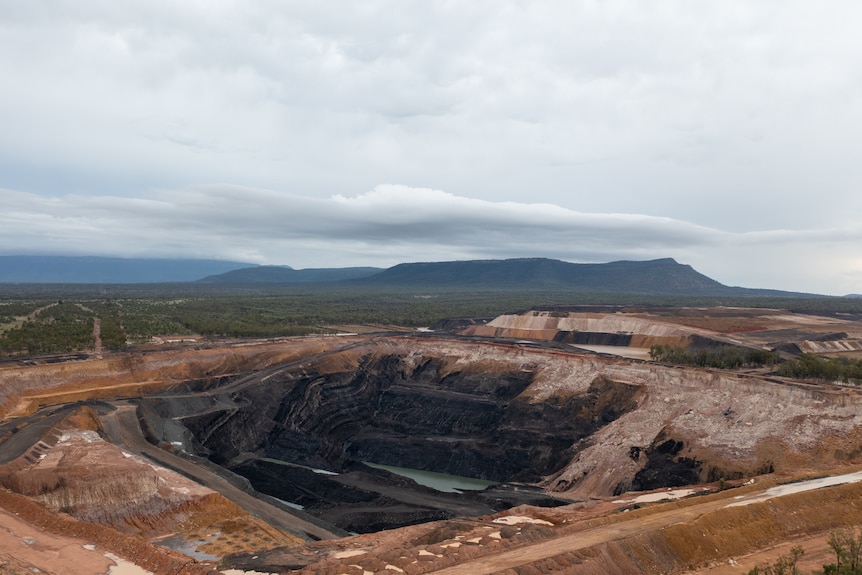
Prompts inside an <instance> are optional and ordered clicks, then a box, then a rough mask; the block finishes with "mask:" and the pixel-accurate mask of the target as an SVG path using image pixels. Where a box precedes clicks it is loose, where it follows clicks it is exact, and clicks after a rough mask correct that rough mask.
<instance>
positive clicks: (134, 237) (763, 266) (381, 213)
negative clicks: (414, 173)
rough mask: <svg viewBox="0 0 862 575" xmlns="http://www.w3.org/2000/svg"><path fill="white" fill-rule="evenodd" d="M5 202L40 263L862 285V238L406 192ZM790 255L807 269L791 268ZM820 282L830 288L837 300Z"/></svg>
mask: <svg viewBox="0 0 862 575" xmlns="http://www.w3.org/2000/svg"><path fill="white" fill-rule="evenodd" d="M0 197H2V198H3V203H4V207H5V209H4V210H3V212H2V213H0V245H2V246H22V245H25V246H28V248H27V250H26V253H29V254H41V253H44V254H98V255H112V256H117V255H119V256H153V257H215V258H220V259H233V260H241V261H248V262H256V263H275V264H289V265H291V266H293V267H297V268H304V267H341V266H351V265H374V266H382V267H385V266H390V265H394V264H396V263H400V262H405V261H442V260H453V259H481V258H493V259H502V258H509V257H537V256H543V257H552V258H559V259H563V260H567V261H573V262H606V261H613V260H620V259H633V260H643V259H653V258H660V257H675V258H676V259H677V260H679V261H680V262H682V263H689V264H692V265H694V266H695V267H696V268H697V269H698V270H700V271H702V272H704V273H706V274H707V275H711V276H712V277H714V278H716V279H718V280H719V281H722V282H723V283H729V284H732V285H745V286H746V287H771V288H777V289H796V290H804V291H814V292H818V293H835V294H838V293H842V290H844V291H846V290H847V288H848V287H850V286H851V285H852V282H854V281H858V280H859V279H860V274H862V266H860V265H859V263H860V262H859V260H858V259H855V258H857V255H856V253H855V252H854V250H853V249H848V247H849V246H855V245H859V243H860V241H862V226H857V227H856V228H835V229H823V230H818V231H804V230H795V231H791V230H785V231H780V230H779V231H770V232H757V233H739V232H730V231H724V230H719V229H715V228H708V227H704V226H699V225H696V224H692V223H689V222H685V221H681V220H675V219H670V218H664V217H656V216H645V215H633V214H614V213H604V214H595V213H584V212H578V211H574V210H571V209H568V208H563V207H560V206H556V205H553V204H544V203H543V204H538V203H519V202H492V201H488V200H479V199H475V198H465V197H460V196H456V195H453V194H450V193H446V192H443V191H439V190H432V189H427V188H410V187H406V186H395V185H386V186H378V187H376V188H374V189H373V190H371V191H368V192H366V193H362V194H357V195H354V196H341V195H337V196H333V197H330V198H324V199H321V198H313V197H308V196H298V195H294V194H288V193H278V192H273V191H268V190H259V189H252V188H243V187H238V186H225V185H221V186H216V185H213V186H202V187H197V188H190V189H181V190H171V191H167V190H163V191H159V192H156V193H153V194H151V195H149V196H147V197H121V196H83V195H68V196H55V197H45V196H42V195H38V194H32V193H24V192H12V191H5V190H4V191H0ZM4 251H6V252H7V253H10V254H11V253H22V251H21V250H20V248H18V249H12V250H10V249H8V248H6V249H5V250H4ZM788 253H794V254H797V256H796V258H795V259H794V260H788V259H787V258H786V254H788ZM753 255H754V256H753ZM854 266H855V267H854ZM836 269H839V270H844V272H845V273H846V276H845V277H842V276H841V274H836V273H835V270H836ZM854 274H855V275H854ZM809 276H814V277H819V278H821V279H822V278H823V277H824V276H826V277H829V278H830V281H831V282H833V283H832V284H829V285H832V287H833V289H824V287H828V285H827V284H826V283H825V282H822V281H810V280H808V279H807V277H809Z"/></svg>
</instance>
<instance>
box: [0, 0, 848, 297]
mask: <svg viewBox="0 0 862 575" xmlns="http://www.w3.org/2000/svg"><path fill="white" fill-rule="evenodd" d="M860 20H862V4H854V3H848V2H839V3H831V2H826V3H812V2H804V1H802V0H781V1H779V0H764V1H762V2H750V1H748V0H727V1H725V2H716V3H709V4H706V3H692V2H689V1H686V0H668V1H662V2H658V3H643V2H641V1H638V0H615V1H610V2H593V1H587V0H585V1H578V2H569V1H565V2H564V1H554V0H547V1H538V2H520V1H516V0H475V1H471V2H431V3H429V2H410V1H403V0H362V1H358V2H348V3H343V4H341V5H339V6H338V8H337V9H335V8H333V7H332V6H331V5H328V4H319V5H315V4H312V3H296V2H288V3H265V2H256V1H245V2H239V1H236V0H224V1H219V2H185V3H171V2H163V1H160V0H147V1H144V0H130V1H128V2H123V3H122V4H117V3H114V2H108V1H106V0H74V1H73V0H60V1H58V2H53V3H51V4H50V5H48V4H45V3H43V2H38V1H33V2H6V3H2V4H0V78H3V80H4V81H3V89H2V90H0V126H2V127H3V129H2V130H0V190H8V191H2V192H0V194H2V201H3V204H2V208H3V210H2V216H0V217H2V218H3V223H4V228H3V230H0V235H2V238H3V242H4V243H3V245H2V246H0V249H2V250H3V251H5V252H14V253H25V252H34V251H42V250H46V249H52V250H53V249H57V248H63V249H64V250H65V251H79V252H87V253H90V252H92V253H103V252H107V251H110V252H112V253H117V252H119V251H120V248H121V247H122V250H123V252H122V254H120V255H123V254H126V255H134V254H137V253H157V252H158V253H170V252H171V251H172V250H173V251H176V252H177V253H183V254H189V255H205V256H219V255H221V256H224V257H240V256H242V255H243V254H245V256H243V257H244V258H245V259H255V260H257V261H277V262H282V261H283V262H285V263H291V264H292V265H313V264H314V262H313V261H310V262H307V263H306V262H303V261H301V260H300V259H299V258H307V259H309V260H313V259H315V258H317V259H319V260H321V262H322V263H325V262H326V261H332V262H334V263H339V264H340V263H344V264H352V263H357V264H358V263H373V261H372V260H374V261H378V262H383V261H391V262H394V261H406V260H410V259H433V260H440V259H446V258H451V257H461V256H470V257H473V256H482V255H484V256H488V257H505V256H515V255H555V256H558V257H565V259H570V260H584V261H587V260H590V261H592V260H602V261H603V260H606V259H608V258H613V257H631V258H638V257H647V256H650V255H655V256H667V255H672V256H674V257H678V258H679V259H680V260H687V261H688V262H690V263H693V264H695V265H697V266H698V267H699V269H701V270H702V271H704V272H710V271H712V275H715V276H716V277H717V278H718V279H720V280H722V281H725V282H728V283H731V282H737V283H740V284H745V285H753V286H764V287H786V288H788V289H809V290H814V291H821V292H827V293H842V291H856V292H859V291H862V285H860V284H861V283H862V282H860V277H859V267H860V265H862V264H860V262H859V261H858V259H854V258H855V256H853V255H852V253H853V252H854V250H855V251H857V252H858V251H860V248H862V244H860V243H859V235H858V222H859V221H860V220H862V217H860V216H862V193H860V190H859V182H860V181H862V162H859V161H858V159H857V155H858V150H859V148H860V144H862V141H860V140H862V130H859V126H862V67H860V64H859V57H858V55H859V54H860V53H862V35H860V34H859V33H858V30H857V28H858V26H857V23H858V22H859V21H860ZM222 182H226V183H228V184H231V185H224V184H221V183H222ZM387 182H395V183H399V184H403V186H404V187H401V188H397V187H387V186H385V185H383V184H385V183H387ZM262 190H277V191H272V192H265V191H262ZM369 190H370V191H369ZM431 190H445V192H440V191H431ZM266 206H269V207H270V209H267V208H266ZM540 221H541V222H543V223H541V224H540V223H539V222H540ZM135 226H147V227H135ZM12 230H15V231H14V233H13V231H12ZM34 230H39V233H35V231H34ZM513 230H514V231H513ZM772 230H785V231H772ZM52 238H53V239H52ZM123 238H128V241H125V240H124V239H123ZM219 238H224V239H225V242H224V243H219V241H218V239H219ZM410 238H414V239H412V240H411V239H410ZM537 252H541V253H537ZM315 254H317V255H315ZM335 254H340V255H341V256H340V258H341V259H338V261H337V262H336V261H335ZM346 256H351V257H356V258H357V259H362V260H363V261H362V262H360V261H356V262H354V261H347V258H346ZM770 262H780V264H779V263H770ZM782 266H783V267H784V268H787V269H785V270H784V271H781V270H780V268H781V267H782ZM771 267H775V270H776V271H774V272H770V271H768V270H769V269H771ZM791 268H793V269H792V271H790V269H791Z"/></svg>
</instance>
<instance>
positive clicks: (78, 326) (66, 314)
mask: <svg viewBox="0 0 862 575" xmlns="http://www.w3.org/2000/svg"><path fill="white" fill-rule="evenodd" d="M92 347H93V318H92V316H91V314H89V313H87V312H85V311H84V310H82V309H81V308H80V307H79V306H77V305H75V304H71V303H62V302H61V303H58V304H56V305H49V306H46V307H44V308H43V309H42V310H41V311H39V312H38V313H36V314H35V316H34V318H33V319H32V320H29V319H28V320H25V321H24V322H23V323H22V324H21V325H20V326H19V327H12V328H11V329H8V330H6V331H5V332H4V333H3V334H2V336H0V352H2V353H3V354H5V355H21V354H27V355H38V354H50V353H65V352H70V351H78V350H83V349H88V348H92Z"/></svg>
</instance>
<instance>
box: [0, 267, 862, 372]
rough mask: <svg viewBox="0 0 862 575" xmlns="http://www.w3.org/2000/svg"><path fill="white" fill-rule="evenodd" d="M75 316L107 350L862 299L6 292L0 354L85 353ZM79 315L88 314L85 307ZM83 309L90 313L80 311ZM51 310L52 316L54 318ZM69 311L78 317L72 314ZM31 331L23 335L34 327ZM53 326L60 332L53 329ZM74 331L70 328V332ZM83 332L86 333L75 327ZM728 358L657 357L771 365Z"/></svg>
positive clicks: (256, 289)
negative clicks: (355, 327) (198, 338)
mask: <svg viewBox="0 0 862 575" xmlns="http://www.w3.org/2000/svg"><path fill="white" fill-rule="evenodd" d="M58 300H62V301H63V302H65V303H64V304H63V305H64V306H67V304H68V305H69V306H72V307H74V308H75V309H77V310H78V311H77V312H75V313H76V314H77V315H76V316H75V318H76V320H75V321H76V322H78V323H82V322H85V320H86V322H87V323H89V325H91V326H92V320H93V319H94V318H99V319H100V325H101V337H102V343H103V347H104V348H105V349H107V350H115V349H122V348H123V347H124V346H125V345H126V342H129V343H133V344H135V343H142V342H148V341H150V340H151V338H152V337H154V336H161V337H164V336H191V335H202V336H206V337H280V336H292V335H304V334H314V333H325V332H327V331H331V328H329V327H328V326H337V325H344V324H376V325H400V326H407V327H420V326H430V325H433V324H434V323H435V322H437V321H439V320H441V319H446V318H458V317H473V318H475V317H493V316H497V315H500V314H504V313H518V312H521V311H524V310H527V309H531V308H540V309H541V308H544V309H552V308H553V307H554V306H561V305H568V306H572V305H578V306H580V305H608V306H614V305H628V306H639V305H644V306H646V305H649V306H674V307H676V306H687V307H707V306H722V305H724V306H748V307H780V308H783V309H790V310H794V311H800V312H802V311H804V312H808V313H823V314H832V315H834V314H862V298H860V299H850V298H809V299H806V298H776V297H736V298H727V297H722V298H719V297H685V296H651V295H646V294H621V293H608V292H591V291H571V290H568V291H542V290H514V289H500V290H491V289H487V288H477V289H467V288H461V289H444V288H430V287H429V288H427V289H425V288H423V289H421V290H420V289H417V288H415V287H410V288H408V287H404V288H380V287H371V286H359V285H336V284H328V285H323V284H292V285H260V284H258V285H246V286H221V285H208V284H140V285H112V286H93V285H82V284H70V285H0V316H2V318H3V319H4V320H8V321H5V322H3V323H0V354H3V355H7V356H8V355H20V354H40V353H62V352H68V351H74V350H76V349H87V347H88V345H91V343H90V342H91V339H89V338H90V337H91V335H90V334H88V335H87V336H86V337H84V336H83V335H82V333H81V334H78V335H74V336H72V337H70V339H69V340H68V341H67V342H66V343H63V341H62V339H61V338H59V339H58V337H56V336H57V335H58V333H57V329H58V328H59V327H60V324H62V323H63V321H61V320H57V319H54V320H51V319H49V316H48V315H45V316H42V315H41V314H40V316H39V317H35V316H33V314H34V312H35V311H37V310H39V309H43V308H45V307H46V306H53V307H57V305H56V304H57V302H58ZM78 305H79V306H81V307H78ZM82 308H83V309H82ZM52 309H53V308H52ZM61 309H70V308H68V307H64V308H61ZM28 316H29V319H28V321H27V322H26V323H27V326H26V327H25V326H24V325H22V322H23V319H24V318H25V317H28ZM51 323H57V325H53V326H50V325H49V324H51ZM68 327H70V329H71V326H68ZM75 327H76V328H77V329H79V330H80V331H81V332H83V331H84V330H85V329H86V328H85V326H83V325H76V326H75ZM728 347H729V349H726V350H724V349H722V350H719V351H717V352H714V354H711V353H707V352H702V351H696V352H694V355H693V356H685V355H679V353H678V351H677V350H673V349H656V350H655V352H656V353H657V354H658V356H657V357H660V358H661V359H662V360H663V361H677V360H681V361H683V362H685V363H688V364H691V365H704V366H707V365H711V366H716V367H734V366H737V367H738V366H745V365H771V364H772V363H773V362H774V361H775V359H774V358H773V357H772V356H771V355H770V354H769V352H762V351H758V350H743V349H742V348H739V349H735V348H732V347H730V346H728Z"/></svg>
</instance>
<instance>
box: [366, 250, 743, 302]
mask: <svg viewBox="0 0 862 575" xmlns="http://www.w3.org/2000/svg"><path fill="white" fill-rule="evenodd" d="M361 283H364V284H372V285H392V286H433V287H467V288H499V289H511V288H518V289H566V290H569V289H573V290H585V291H608V292H629V293H655V294H699V295H701V294H702V295H719V294H725V293H727V294H730V293H735V291H736V289H735V288H730V287H728V286H725V285H722V284H720V283H719V282H717V281H715V280H713V279H711V278H709V277H707V276H705V275H703V274H701V273H699V272H697V271H695V270H694V269H692V267H691V266H688V265H682V264H679V263H677V262H676V261H675V260H673V259H671V258H665V259H658V260H651V261H640V262H638V261H618V262H611V263H604V264H573V263H569V262H564V261H560V260H552V259H545V258H529V259H509V260H474V261H456V262H433V263H407V264H399V265H397V266H394V267H392V268H389V269H388V270H386V271H384V272H382V273H379V274H377V275H374V276H372V277H370V278H367V279H365V280H362V282H361Z"/></svg>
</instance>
